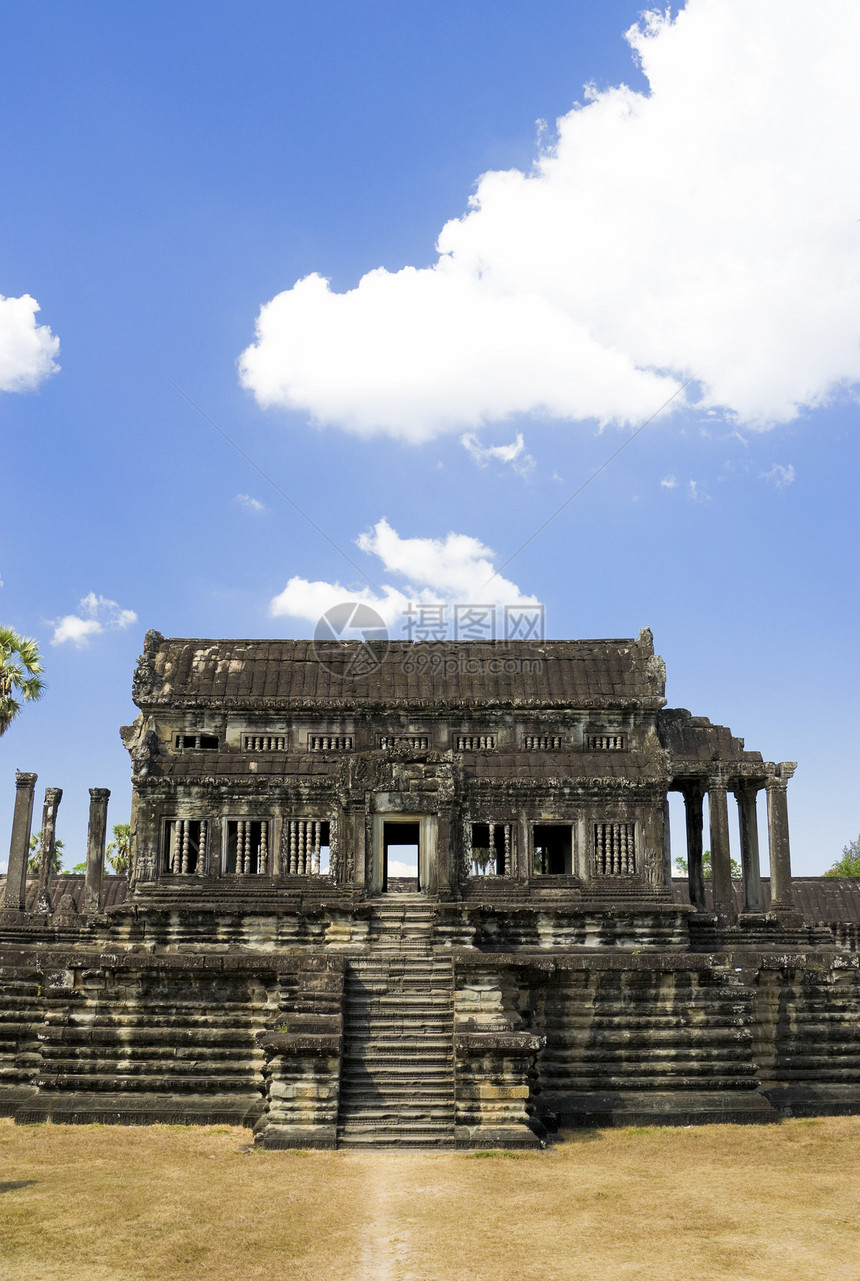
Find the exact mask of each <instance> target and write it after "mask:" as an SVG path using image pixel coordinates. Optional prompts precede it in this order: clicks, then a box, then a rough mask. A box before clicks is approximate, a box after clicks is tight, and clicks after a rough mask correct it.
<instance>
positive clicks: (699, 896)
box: [681, 783, 705, 912]
mask: <svg viewBox="0 0 860 1281" xmlns="http://www.w3.org/2000/svg"><path fill="white" fill-rule="evenodd" d="M681 794H682V796H683V797H684V810H685V817H686V820H687V876H688V880H689V885H690V902H691V903H692V905H693V907H694V908H695V909H696V911H697V912H703V911H704V910H705V873H704V868H703V866H702V823H703V817H702V811H703V804H702V802H703V799H704V795H705V789H704V786H703V784H701V783H686V784H685V785H684V786H683V787H682V788H681Z"/></svg>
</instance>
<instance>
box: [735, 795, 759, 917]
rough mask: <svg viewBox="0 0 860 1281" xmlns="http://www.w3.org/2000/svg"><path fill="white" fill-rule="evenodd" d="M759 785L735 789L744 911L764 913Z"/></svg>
mask: <svg viewBox="0 0 860 1281" xmlns="http://www.w3.org/2000/svg"><path fill="white" fill-rule="evenodd" d="M757 791H758V784H756V783H743V784H741V786H739V787H736V788H735V798H736V799H737V803H738V822H739V824H740V834H741V866H742V868H743V875H744V911H745V912H763V911H764V900H763V899H762V895H761V864H760V862H759V850H758V823H757V820H756V805H755V798H756V792H757Z"/></svg>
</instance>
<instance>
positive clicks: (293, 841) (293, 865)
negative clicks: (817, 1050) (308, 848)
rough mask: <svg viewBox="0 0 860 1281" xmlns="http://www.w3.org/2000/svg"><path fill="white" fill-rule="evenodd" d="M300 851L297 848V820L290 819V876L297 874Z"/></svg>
mask: <svg viewBox="0 0 860 1281" xmlns="http://www.w3.org/2000/svg"><path fill="white" fill-rule="evenodd" d="M297 859H298V852H297V849H296V820H295V819H291V820H290V876H295V874H296V868H297V866H298V862H297Z"/></svg>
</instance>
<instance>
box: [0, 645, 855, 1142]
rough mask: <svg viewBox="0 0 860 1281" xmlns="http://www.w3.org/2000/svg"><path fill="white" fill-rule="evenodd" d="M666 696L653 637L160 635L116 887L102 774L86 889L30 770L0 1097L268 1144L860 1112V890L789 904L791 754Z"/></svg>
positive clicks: (14, 896) (25, 781) (142, 692)
mask: <svg viewBox="0 0 860 1281" xmlns="http://www.w3.org/2000/svg"><path fill="white" fill-rule="evenodd" d="M664 688H665V669H664V665H663V662H662V660H661V659H660V658H659V656H658V655H656V654H655V653H654V649H653V643H652V638H651V633H650V632H649V631H648V630H647V629H646V630H644V631H643V632H641V633H640V635H639V636H638V638H636V639H635V640H633V639H623V640H595V641H547V642H540V643H537V642H535V643H531V642H504V643H502V642H493V643H478V642H462V643H457V642H444V643H389V642H388V641H368V642H365V643H361V642H337V641H332V642H329V643H325V644H314V643H312V642H306V641H287V640H281V641H247V640H236V641H210V640H191V639H165V638H163V637H162V636H161V635H160V634H158V633H157V632H148V633H147V636H146V642H145V647H144V652H143V654H142V656H141V658H140V661H139V663H138V667H137V671H136V673H135V678H134V699H135V702H136V704H137V706H138V708H139V716H138V717H137V720H136V721H135V723H134V724H133V725H131V726H128V727H126V728H124V729H123V730H122V737H123V741H124V743H125V745H126V747H127V748H128V750H129V752H130V756H131V768H132V779H133V801H132V815H131V850H130V869H129V875H128V877H127V878H105V876H104V872H103V852H104V844H105V833H106V829H107V805H108V795H107V793H106V791H105V790H104V789H99V788H94V789H92V792H91V823H90V835H89V848H88V864H87V875H86V877H85V878H75V877H60V878H53V880H52V879H51V878H50V877H48V876H47V875H46V874H43V875H42V877H41V878H30V880H29V881H28V878H27V875H26V867H27V852H28V842H29V834H30V827H31V821H32V810H33V805H34V794H35V784H36V780H35V776H33V775H28V774H19V776H18V798H17V799H18V804H17V805H16V813H15V822H14V827H13V833H12V844H11V851H10V861H9V871H8V874H7V878H6V885H5V890H4V899H3V911H2V913H0V965H2V978H3V980H4V984H5V986H4V988H3V992H4V996H3V998H2V999H3V1000H4V1001H5V1002H6V1007H5V1008H6V1010H7V1015H4V1017H5V1018H6V1024H5V1026H6V1029H7V1032H8V1031H9V1029H10V1028H12V1029H16V1030H15V1034H14V1036H13V1035H12V1034H11V1033H9V1035H7V1037H6V1040H5V1041H4V1042H2V1043H0V1108H5V1110H6V1112H7V1113H11V1114H13V1115H15V1116H16V1117H17V1118H18V1119H19V1120H30V1121H32V1120H37V1119H47V1118H52V1119H54V1120H86V1119H100V1120H114V1121H119V1122H124V1123H128V1122H130V1121H139V1120H156V1119H165V1118H168V1119H174V1120H176V1119H185V1120H189V1121H190V1120H225V1119H227V1120H233V1121H239V1122H241V1123H243V1124H248V1125H252V1126H254V1128H255V1132H256V1135H257V1141H258V1142H260V1143H262V1144H265V1145H267V1146H272V1147H277V1146H293V1145H301V1144H311V1145H321V1146H334V1145H349V1144H353V1145H354V1144H361V1145H372V1144H386V1145H390V1144H396V1145H413V1146H427V1145H438V1144H442V1145H448V1146H450V1145H460V1146H474V1145H479V1146H491V1145H494V1144H497V1145H514V1146H517V1145H529V1144H535V1143H539V1142H541V1141H545V1139H546V1136H547V1134H548V1133H549V1132H551V1131H552V1130H553V1129H554V1128H556V1127H557V1126H559V1125H561V1126H565V1125H574V1124H579V1125H582V1124H615V1123H626V1122H628V1121H630V1120H641V1119H643V1118H645V1119H649V1120H654V1119H662V1120H666V1121H669V1122H675V1123H679V1122H683V1123H684V1124H687V1123H690V1122H691V1121H695V1120H712V1119H733V1120H778V1119H779V1117H780V1116H781V1115H785V1114H787V1113H789V1112H791V1111H794V1112H798V1111H800V1112H802V1111H807V1112H816V1111H819V1112H820V1111H852V1110H856V1105H857V1103H858V1100H860V984H858V971H857V959H858V956H857V950H856V944H857V930H856V919H860V897H857V900H856V905H857V918H856V919H855V918H854V916H853V915H852V912H853V910H854V909H853V907H849V909H848V910H847V911H846V910H842V909H840V916H839V919H838V920H837V919H833V920H831V919H829V918H828V917H827V916H826V914H824V913H822V912H820V911H819V912H816V911H815V910H814V909H810V907H809V900H808V896H807V899H806V900H804V901H799V900H798V895H797V892H796V887H795V886H794V885H793V881H792V875H791V861H790V846H789V828H788V811H787V785H788V782H789V780H790V779H791V777H792V774H793V773H794V769H795V765H794V763H793V762H787V761H783V762H778V763H775V762H768V761H764V760H763V759H762V756H761V754H760V753H758V752H755V751H747V750H746V749H745V747H744V743H743V740H742V739H739V738H736V737H734V736H733V734H732V733H731V731H730V730H728V729H726V728H724V727H722V726H719V725H714V724H711V722H710V721H709V720H707V719H706V718H704V717H700V716H692V715H691V714H690V713H689V712H688V711H686V710H683V709H668V708H666V706H665V697H664ZM673 791H674V792H679V793H681V794H682V796H683V798H684V804H685V816H686V822H685V832H684V841H683V845H682V848H683V849H684V851H685V853H686V856H687V861H688V868H689V875H688V879H687V882H686V884H684V885H682V886H679V885H678V884H677V882H675V883H674V884H673V878H672V850H671V836H672V834H671V832H670V821H669V804H668V798H669V794H670V793H671V792H673ZM61 796H62V793H61V792H60V791H59V789H57V788H49V789H48V791H47V792H46V795H45V805H44V810H43V815H42V831H43V833H46V839H47V841H48V843H49V844H50V841H51V840H52V835H53V832H54V829H55V824H56V814H57V808H58V806H59V804H60V799H61ZM706 801H707V810H708V832H707V834H705V832H704V814H705V802H706ZM759 804H763V805H765V806H766V812H767V833H768V849H767V851H766V852H767V858H768V868H769V875H768V876H766V877H763V876H762V870H761V865H760V850H759V843H758V831H759V824H758V812H757V806H758V805H759ZM733 809H734V810H736V822H737V824H738V831H739V850H740V854H741V860H740V861H741V864H742V871H743V875H742V879H741V880H740V882H737V881H733V879H732V866H731V858H730V837H729V830H730V821H731V820H730V814H731V810H733ZM678 836H679V834H676V843H679V842H678ZM705 841H707V846H708V848H709V850H710V856H711V857H710V864H709V867H710V875H708V876H707V877H706V875H705V866H704V864H703V848H704V845H705ZM854 888H856V887H854ZM849 897H850V896H849ZM853 901H854V900H852V903H853ZM843 918H844V919H843ZM16 1012H17V1013H16ZM25 1015H26V1017H25ZM19 1016H20V1017H19ZM822 1040H823V1041H824V1042H826V1044H825V1045H824V1047H822ZM4 1055H5V1058H4V1057H3V1056H4Z"/></svg>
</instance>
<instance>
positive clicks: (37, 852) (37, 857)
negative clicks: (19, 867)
mask: <svg viewBox="0 0 860 1281" xmlns="http://www.w3.org/2000/svg"><path fill="white" fill-rule="evenodd" d="M65 848H66V847H65V845H64V843H63V842H62V841H54V858H53V861H52V865H51V874H52V875H53V876H56V874H57V872H59V870H60V868H61V866H62V863H63V850H64V849H65ZM43 854H44V850H43V848H42V833H41V832H36V833H34V835H33V836H31V837H30V857H29V859H28V860H27V871H28V872H31V873H32V874H33V876H37V875H38V874H39V872H40V871H41V868H42V855H43Z"/></svg>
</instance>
